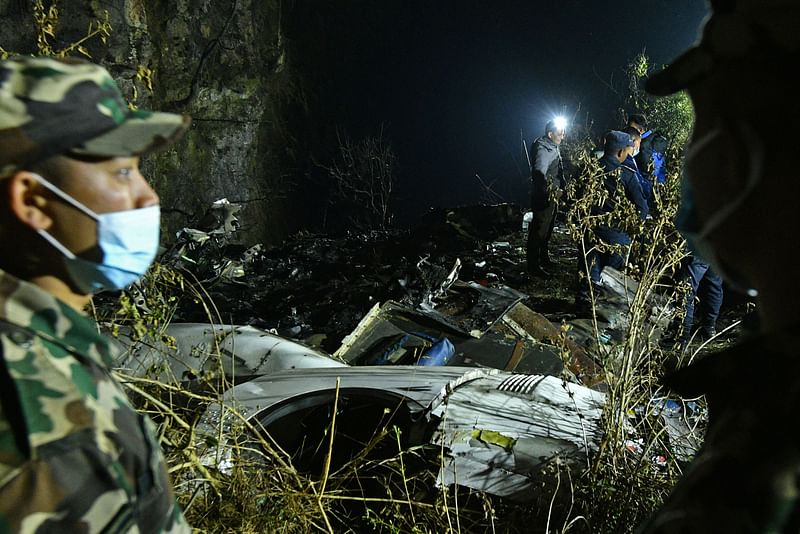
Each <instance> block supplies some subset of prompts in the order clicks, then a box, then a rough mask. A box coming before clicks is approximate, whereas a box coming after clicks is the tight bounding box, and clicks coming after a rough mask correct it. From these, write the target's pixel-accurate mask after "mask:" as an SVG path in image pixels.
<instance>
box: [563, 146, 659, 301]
mask: <svg viewBox="0 0 800 534" xmlns="http://www.w3.org/2000/svg"><path fill="white" fill-rule="evenodd" d="M604 139H605V144H604V147H603V157H601V158H600V166H601V167H602V168H603V170H604V171H605V173H604V175H603V185H604V187H605V189H606V191H607V193H608V196H607V198H606V200H605V202H603V204H602V205H601V206H599V207H598V208H596V209H595V210H594V215H603V214H606V213H611V212H612V211H614V209H615V208H616V198H617V191H618V188H619V187H620V186H621V187H622V188H623V192H624V195H625V197H626V198H627V199H628V200H629V201H630V202H632V203H633V205H634V206H635V207H636V209H637V212H638V214H639V217H640V218H641V219H642V220H644V219H645V218H646V217H647V214H648V207H647V200H646V199H645V198H644V193H643V192H642V187H641V185H640V184H639V180H638V179H637V178H636V173H635V169H634V168H632V167H630V166H628V165H625V163H624V162H625V160H626V159H627V158H628V156H629V155H630V154H631V153H633V147H634V144H635V143H634V140H633V138H632V137H631V136H630V135H629V134H627V133H625V132H622V131H619V130H611V131H610V132H608V133H606V135H605V136H604ZM594 241H595V242H598V241H599V244H600V245H601V246H602V245H606V246H608V245H611V246H614V245H623V246H629V245H630V243H631V238H630V236H629V235H628V234H627V233H625V231H623V230H622V229H620V228H615V227H613V226H611V225H608V224H600V225H598V226H597V228H595V229H594ZM579 256H580V255H579ZM584 262H585V263H584ZM578 263H579V268H580V270H581V271H582V272H583V273H584V276H582V277H580V280H581V281H580V282H579V284H578V296H577V298H576V304H577V305H578V307H583V306H585V305H586V304H588V302H589V284H588V283H587V281H586V276H585V273H586V271H587V270H588V271H589V279H590V281H591V283H592V284H593V285H594V286H595V287H599V286H600V275H601V273H602V272H603V269H605V268H606V267H612V268H614V269H618V270H622V269H623V268H624V266H625V258H624V257H623V256H622V255H621V254H620V253H619V252H617V251H612V250H605V251H600V250H597V249H596V248H595V246H590V247H589V252H588V253H587V255H586V257H585V258H583V257H580V258H579V262H578Z"/></svg>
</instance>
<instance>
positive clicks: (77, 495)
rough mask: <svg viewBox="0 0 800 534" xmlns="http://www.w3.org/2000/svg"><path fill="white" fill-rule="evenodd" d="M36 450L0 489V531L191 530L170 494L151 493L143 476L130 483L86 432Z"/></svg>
mask: <svg viewBox="0 0 800 534" xmlns="http://www.w3.org/2000/svg"><path fill="white" fill-rule="evenodd" d="M40 453H41V454H40V455H39V458H37V459H33V460H29V461H28V462H26V463H25V464H23V465H22V466H21V467H20V468H18V469H17V470H16V472H15V473H14V476H13V478H11V479H10V480H8V481H6V483H5V484H4V485H3V486H2V488H0V532H3V533H5V532H31V533H39V532H41V533H44V532H86V533H90V532H120V533H123V532H124V533H134V532H137V533H139V532H141V533H146V532H147V533H179V532H181V533H182V532H187V533H188V532H191V529H190V528H189V527H188V525H187V524H186V522H185V520H184V519H183V515H182V513H181V510H180V507H179V506H178V505H177V504H176V503H175V502H174V498H173V496H172V494H171V492H169V491H166V492H165V491H155V490H156V486H157V484H155V483H154V481H148V480H147V478H148V475H147V474H143V475H142V476H140V480H139V481H137V482H138V483H139V485H140V486H141V487H138V488H136V487H133V486H132V485H131V482H132V481H130V479H129V476H128V473H126V472H125V467H124V466H123V465H121V464H120V463H119V462H113V461H112V462H109V461H108V459H107V457H106V456H105V455H104V454H102V453H101V452H100V451H99V450H97V449H96V448H95V447H93V446H92V444H91V439H89V440H87V439H86V436H82V435H80V434H73V435H71V436H70V438H68V439H66V440H62V441H60V442H58V443H57V444H53V446H52V447H46V448H44V449H42V450H40ZM161 473H164V471H163V470H162V471H161ZM156 475H157V474H156ZM162 478H164V477H163V476H162ZM148 486H149V487H148Z"/></svg>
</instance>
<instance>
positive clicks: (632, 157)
mask: <svg viewBox="0 0 800 534" xmlns="http://www.w3.org/2000/svg"><path fill="white" fill-rule="evenodd" d="M622 131H623V132H625V133H626V134H628V135H630V136H631V139H633V151H632V152H631V153H630V154H628V157H627V158H625V161H623V162H622V164H623V165H625V166H626V167H628V168H630V169H633V173H634V175H635V176H636V180H637V181H638V182H639V185H641V186H642V193H643V194H644V198H645V200H647V203H648V209H649V205H650V195H651V194H652V192H653V182H651V181H650V178H649V176H648V175H647V174H646V171H643V170H642V168H641V167H639V163H638V161H637V159H636V158H637V157H638V156H639V155H641V146H642V134H641V132H640V131H639V129H638V128H636V127H634V126H626V127H625V128H623V129H622Z"/></svg>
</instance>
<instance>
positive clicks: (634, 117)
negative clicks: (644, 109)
mask: <svg viewBox="0 0 800 534" xmlns="http://www.w3.org/2000/svg"><path fill="white" fill-rule="evenodd" d="M628 124H629V125H630V124H638V125H639V126H641V127H642V128H644V129H645V130H647V118H646V117H645V116H644V115H642V114H641V113H632V114H630V115H628Z"/></svg>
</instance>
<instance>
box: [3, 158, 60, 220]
mask: <svg viewBox="0 0 800 534" xmlns="http://www.w3.org/2000/svg"><path fill="white" fill-rule="evenodd" d="M38 178H39V177H38V176H37V175H36V174H34V173H32V172H28V171H17V172H15V173H14V174H12V175H11V176H10V177H8V178H6V182H7V183H6V185H7V190H6V194H7V195H8V207H9V209H10V210H11V212H12V213H13V214H14V215H15V216H16V217H17V219H19V220H20V222H22V223H23V224H25V225H27V226H29V227H31V228H32V229H33V230H46V229H48V228H50V225H52V224H53V219H52V218H50V216H49V215H48V213H47V211H46V209H47V204H48V202H49V201H48V199H47V197H46V196H45V191H46V189H45V188H44V187H42V186H41V185H40V184H39V179H38Z"/></svg>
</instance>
